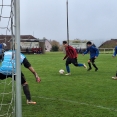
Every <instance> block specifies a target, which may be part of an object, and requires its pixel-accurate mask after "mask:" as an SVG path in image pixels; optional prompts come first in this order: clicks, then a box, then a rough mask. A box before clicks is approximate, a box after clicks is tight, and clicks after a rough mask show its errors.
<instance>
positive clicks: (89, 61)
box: [87, 59, 92, 71]
mask: <svg viewBox="0 0 117 117" xmlns="http://www.w3.org/2000/svg"><path fill="white" fill-rule="evenodd" d="M88 65H89V68H88V70H87V71H90V70H91V69H92V67H91V59H89V60H88Z"/></svg>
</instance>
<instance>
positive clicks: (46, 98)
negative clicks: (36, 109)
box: [32, 96, 117, 112]
mask: <svg viewBox="0 0 117 117" xmlns="http://www.w3.org/2000/svg"><path fill="white" fill-rule="evenodd" d="M32 97H35V98H40V99H45V100H55V101H57V100H58V101H62V102H68V103H72V104H79V105H85V106H90V107H95V108H100V109H104V110H109V111H114V112H117V110H116V109H115V108H109V107H104V106H102V105H92V104H88V103H84V102H78V101H72V100H65V99H59V98H48V97H40V96H32Z"/></svg>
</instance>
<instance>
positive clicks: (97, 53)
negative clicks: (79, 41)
mask: <svg viewBox="0 0 117 117" xmlns="http://www.w3.org/2000/svg"><path fill="white" fill-rule="evenodd" d="M94 49H95V51H96V55H95V58H97V57H98V56H99V50H98V49H97V48H94Z"/></svg>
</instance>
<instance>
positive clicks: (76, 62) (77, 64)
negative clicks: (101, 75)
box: [72, 58, 87, 69]
mask: <svg viewBox="0 0 117 117" xmlns="http://www.w3.org/2000/svg"><path fill="white" fill-rule="evenodd" d="M72 64H73V65H74V66H76V67H84V68H86V69H87V66H86V65H85V64H82V63H78V61H77V58H73V59H72Z"/></svg>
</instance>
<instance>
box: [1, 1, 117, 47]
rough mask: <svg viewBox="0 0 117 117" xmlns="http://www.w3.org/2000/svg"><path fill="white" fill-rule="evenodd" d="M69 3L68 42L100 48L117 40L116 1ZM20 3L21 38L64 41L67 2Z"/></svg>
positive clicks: (65, 36)
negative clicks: (89, 42) (82, 41)
mask: <svg viewBox="0 0 117 117" xmlns="http://www.w3.org/2000/svg"><path fill="white" fill-rule="evenodd" d="M1 1H2V0H0V4H1ZM4 1H5V2H8V1H10V0H4ZM68 1H69V31H70V39H75V38H79V39H87V40H93V41H94V42H95V43H96V44H97V45H99V44H101V43H102V42H104V41H105V40H108V39H111V38H117V0H68ZM20 2H21V4H20V6H21V9H20V10H21V34H23V35H34V36H35V37H36V38H40V39H41V38H43V37H46V38H47V39H52V40H57V41H59V42H62V40H65V39H67V34H66V0H20ZM5 11H6V12H7V10H5ZM3 22H4V21H3ZM2 24H3V23H2ZM0 25H1V24H0ZM2 33H3V32H2Z"/></svg>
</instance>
